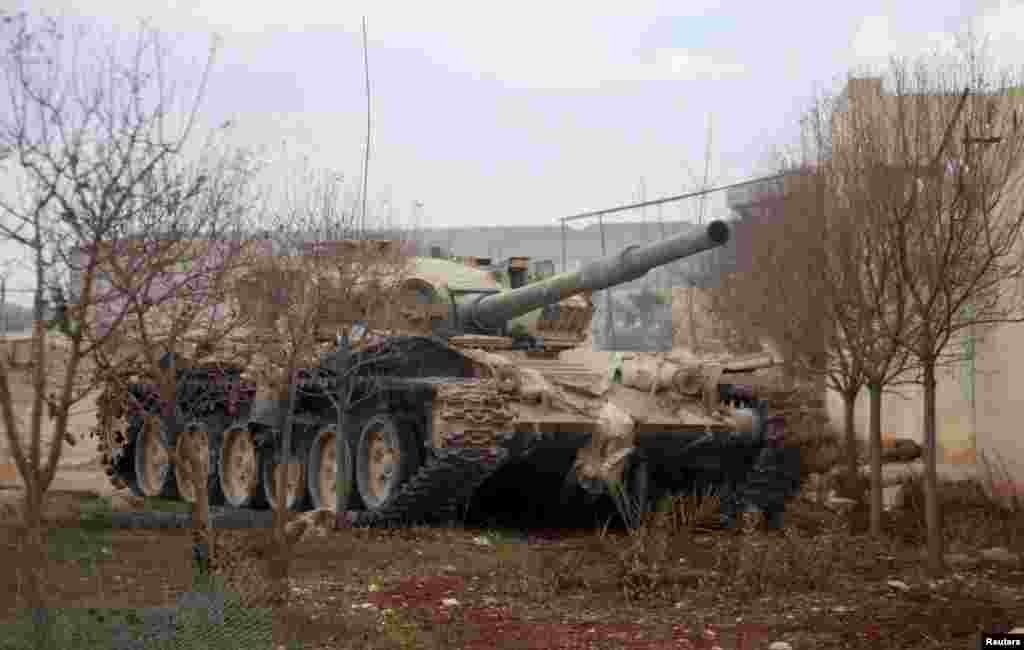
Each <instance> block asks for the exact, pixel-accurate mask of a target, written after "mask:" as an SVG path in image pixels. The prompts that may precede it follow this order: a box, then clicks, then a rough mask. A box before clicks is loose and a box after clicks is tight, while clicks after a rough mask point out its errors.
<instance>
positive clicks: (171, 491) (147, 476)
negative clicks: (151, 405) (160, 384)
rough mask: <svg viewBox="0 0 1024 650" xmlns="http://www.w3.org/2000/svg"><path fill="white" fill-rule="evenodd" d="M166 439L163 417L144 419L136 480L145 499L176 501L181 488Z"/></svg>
mask: <svg viewBox="0 0 1024 650" xmlns="http://www.w3.org/2000/svg"><path fill="white" fill-rule="evenodd" d="M163 439H164V434H163V423H162V422H161V421H160V417H159V416H156V415H146V416H144V417H143V420H142V423H141V425H140V426H139V433H138V437H137V438H136V439H135V479H136V484H137V485H138V488H139V491H140V492H142V496H147V497H162V498H165V499H174V498H177V496H178V486H177V483H176V481H175V480H174V468H173V467H172V464H171V457H170V454H168V453H167V449H166V448H165V447H164V443H163Z"/></svg>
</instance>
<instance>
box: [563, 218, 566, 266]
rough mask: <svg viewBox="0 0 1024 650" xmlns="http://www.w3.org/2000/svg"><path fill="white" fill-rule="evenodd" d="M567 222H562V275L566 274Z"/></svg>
mask: <svg viewBox="0 0 1024 650" xmlns="http://www.w3.org/2000/svg"><path fill="white" fill-rule="evenodd" d="M565 265H566V261H565V221H564V220H563V221H562V273H565V270H566V268H565Z"/></svg>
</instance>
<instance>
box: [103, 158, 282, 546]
mask: <svg viewBox="0 0 1024 650" xmlns="http://www.w3.org/2000/svg"><path fill="white" fill-rule="evenodd" d="M179 167H180V168H177V167H173V166H162V167H161V169H160V170H159V173H158V174H154V175H153V178H152V183H153V185H155V186H156V187H159V188H168V187H177V186H184V187H191V188H193V191H192V193H191V194H190V195H186V196H185V197H183V198H182V199H181V200H175V201H173V202H166V203H162V204H156V205H153V206H151V208H150V209H149V210H147V211H146V213H145V214H144V215H143V220H142V221H140V222H139V223H137V224H136V226H137V227H136V231H135V234H132V235H131V236H130V237H126V238H123V239H120V240H118V241H117V242H115V243H116V245H114V246H110V245H108V246H105V247H103V248H102V249H101V250H100V251H98V252H97V254H96V256H97V258H98V262H99V266H100V268H101V269H102V271H103V273H104V277H105V278H106V279H107V281H108V283H109V286H106V287H104V290H103V291H102V293H99V294H98V298H99V301H98V304H97V309H96V310H95V313H94V318H93V321H92V322H93V325H94V328H93V330H92V331H99V332H102V331H103V328H105V327H108V326H109V325H110V323H111V321H112V320H114V319H116V318H117V316H118V315H120V314H126V318H125V319H124V320H123V322H122V324H121V326H120V327H119V328H118V329H117V331H116V332H115V333H114V334H113V335H112V336H109V337H107V338H106V340H105V344H104V345H102V346H100V347H98V348H97V350H96V354H95V355H94V361H95V362H96V374H95V376H96V380H97V383H99V384H101V385H104V386H106V390H105V391H104V394H103V398H102V404H103V409H102V410H101V417H100V426H99V427H97V430H96V432H95V433H96V434H97V435H98V436H99V437H100V438H101V441H100V449H101V451H103V452H104V460H106V461H107V462H108V464H112V461H113V458H112V456H111V454H112V453H113V452H114V451H115V450H118V451H120V452H121V453H122V454H123V453H126V452H127V451H128V450H132V454H131V455H132V456H133V457H132V458H128V459H126V461H127V464H128V466H129V467H131V471H130V472H129V475H130V483H131V485H130V487H131V489H132V491H133V492H135V493H136V494H138V495H140V496H143V495H144V496H172V495H178V496H182V497H184V498H185V499H186V500H187V501H189V502H191V503H193V517H192V523H193V531H194V533H193V534H194V537H195V544H196V545H197V548H196V551H197V554H198V555H199V556H200V558H201V559H202V560H204V561H205V560H207V559H209V558H210V555H211V554H212V552H213V549H214V546H215V544H214V539H213V530H212V528H211V527H210V521H209V505H210V502H211V497H214V498H213V501H215V502H217V503H219V502H220V500H221V499H220V494H219V492H220V490H219V482H218V481H216V480H214V479H215V477H216V473H215V472H214V471H213V470H214V466H213V464H212V463H211V458H216V454H217V453H218V451H219V445H220V433H221V432H222V431H223V430H224V428H226V426H227V424H228V420H229V419H230V418H232V417H233V416H234V415H236V413H234V412H233V402H232V399H231V394H232V393H233V392H234V393H237V392H238V391H240V390H241V369H242V368H244V367H245V366H246V364H247V361H248V357H250V356H251V353H252V346H251V345H249V344H248V343H247V336H246V335H247V333H248V331H247V330H248V326H249V324H250V322H251V316H250V315H249V314H247V313H245V312H243V311H242V310H240V309H238V304H237V301H236V300H235V297H236V295H237V291H236V289H237V284H238V281H239V279H240V277H241V276H243V275H244V273H245V272H246V271H247V270H248V269H249V268H251V267H252V266H253V264H254V262H255V260H256V259H257V258H258V257H259V254H260V253H261V252H262V251H260V250H259V247H258V245H256V244H255V243H254V242H251V241H246V239H245V235H246V232H245V230H244V227H243V226H244V223H245V222H244V219H243V217H244V215H245V213H246V212H247V211H248V210H249V209H250V208H251V207H252V206H253V205H254V198H255V197H254V196H253V191H252V187H251V184H252V180H253V178H254V172H255V168H254V165H253V162H252V157H251V156H250V155H249V154H248V153H247V152H244V151H233V152H232V151H228V152H225V151H223V150H222V148H219V147H215V146H209V147H208V148H207V149H206V151H204V153H203V155H202V156H201V157H200V159H199V160H198V161H197V162H196V163H194V164H192V165H188V166H179ZM104 334H105V333H104ZM236 401H237V400H236ZM126 416H127V417H126ZM115 421H116V422H117V424H120V425H121V426H117V425H115ZM128 429H132V430H131V431H128ZM112 471H113V467H112V466H111V467H110V468H109V469H108V472H112ZM121 482H122V481H121V479H120V478H115V485H117V486H118V487H123V485H119V483H121ZM214 495H216V496H214Z"/></svg>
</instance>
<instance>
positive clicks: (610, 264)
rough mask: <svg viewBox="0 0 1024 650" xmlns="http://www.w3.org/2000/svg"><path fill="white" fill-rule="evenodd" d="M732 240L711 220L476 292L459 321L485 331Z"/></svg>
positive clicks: (460, 311)
mask: <svg viewBox="0 0 1024 650" xmlns="http://www.w3.org/2000/svg"><path fill="white" fill-rule="evenodd" d="M728 241H729V226H728V225H727V224H726V223H725V222H724V221H712V222H711V223H709V224H708V225H707V227H705V228H703V229H702V230H700V231H699V232H696V233H685V234H682V235H677V236H675V237H670V238H668V239H665V240H663V241H660V242H657V243H654V244H650V245H648V246H629V247H627V248H626V249H625V250H623V251H622V252H621V253H619V254H617V255H611V256H608V257H605V258H602V259H600V260H597V261H594V262H591V263H589V264H586V265H584V266H583V268H581V269H579V270H577V271H573V272H571V273H559V274H557V275H554V276H551V277H549V278H545V279H544V280H541V281H539V282H534V283H532V284H528V285H526V286H523V287H519V288H518V289H512V290H511V291H505V292H502V293H498V294H491V295H481V296H476V297H475V298H472V299H470V300H468V301H466V302H464V303H462V304H460V305H459V306H458V314H459V319H460V321H462V322H464V323H468V324H472V325H474V326H476V327H480V328H482V329H485V330H490V329H495V328H498V327H501V325H502V324H503V323H505V322H507V321H508V320H510V319H512V318H516V317H517V316H521V315H522V314H526V313H529V312H531V311H534V310H535V309H540V308H541V307H544V306H546V305H550V304H554V303H557V302H559V301H560V300H564V299H566V298H569V297H571V296H574V295H576V294H580V293H584V292H588V291H601V290H602V289H607V288H608V287H613V286H615V285H619V284H624V283H626V282H632V281H633V280H637V279H639V278H642V277H643V276H645V275H646V274H647V272H648V271H650V270H651V269H653V268H656V267H658V266H664V265H665V264H669V263H670V262H675V261H676V260H680V259H683V258H686V257H691V256H693V255H697V254H698V253H702V252H704V251H706V250H710V249H712V248H718V247H719V246H724V245H725V244H726V242H728Z"/></svg>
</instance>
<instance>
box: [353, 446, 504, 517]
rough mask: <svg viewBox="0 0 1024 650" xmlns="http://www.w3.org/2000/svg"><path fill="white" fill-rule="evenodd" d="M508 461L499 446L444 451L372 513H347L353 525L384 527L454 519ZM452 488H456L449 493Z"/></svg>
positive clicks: (429, 461) (436, 455) (438, 453)
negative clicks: (482, 485) (395, 495)
mask: <svg viewBox="0 0 1024 650" xmlns="http://www.w3.org/2000/svg"><path fill="white" fill-rule="evenodd" d="M507 458H508V450H507V449H505V448H503V447H484V448H461V449H459V448H448V449H443V450H440V451H439V452H437V453H436V454H435V455H434V456H433V457H432V458H430V459H429V460H428V461H427V462H426V463H425V464H424V465H423V466H422V467H421V468H420V469H419V471H418V472H416V474H415V475H413V477H412V478H411V479H410V480H409V481H408V482H407V483H406V484H405V485H403V486H402V489H401V491H400V492H399V494H398V496H397V497H396V498H395V499H394V500H393V501H392V502H391V503H390V504H388V505H387V506H385V507H384V508H382V509H380V510H376V511H349V512H348V513H347V514H348V518H349V522H350V523H351V524H352V525H353V526H358V527H368V526H388V525H398V524H410V523H417V522H427V521H437V520H441V521H444V520H446V519H448V520H450V519H454V518H456V517H457V515H458V514H459V510H460V508H461V507H463V506H464V505H465V503H466V502H467V501H468V500H469V499H470V498H471V497H472V495H473V492H475V491H476V489H477V488H479V487H480V485H481V484H483V482H484V481H485V480H487V478H488V477H490V476H491V475H492V474H493V473H494V472H495V471H497V470H498V468H499V467H501V465H502V463H504V462H505V460H506V459H507ZM453 486H458V487H457V489H455V490H453V489H452V488H453Z"/></svg>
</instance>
